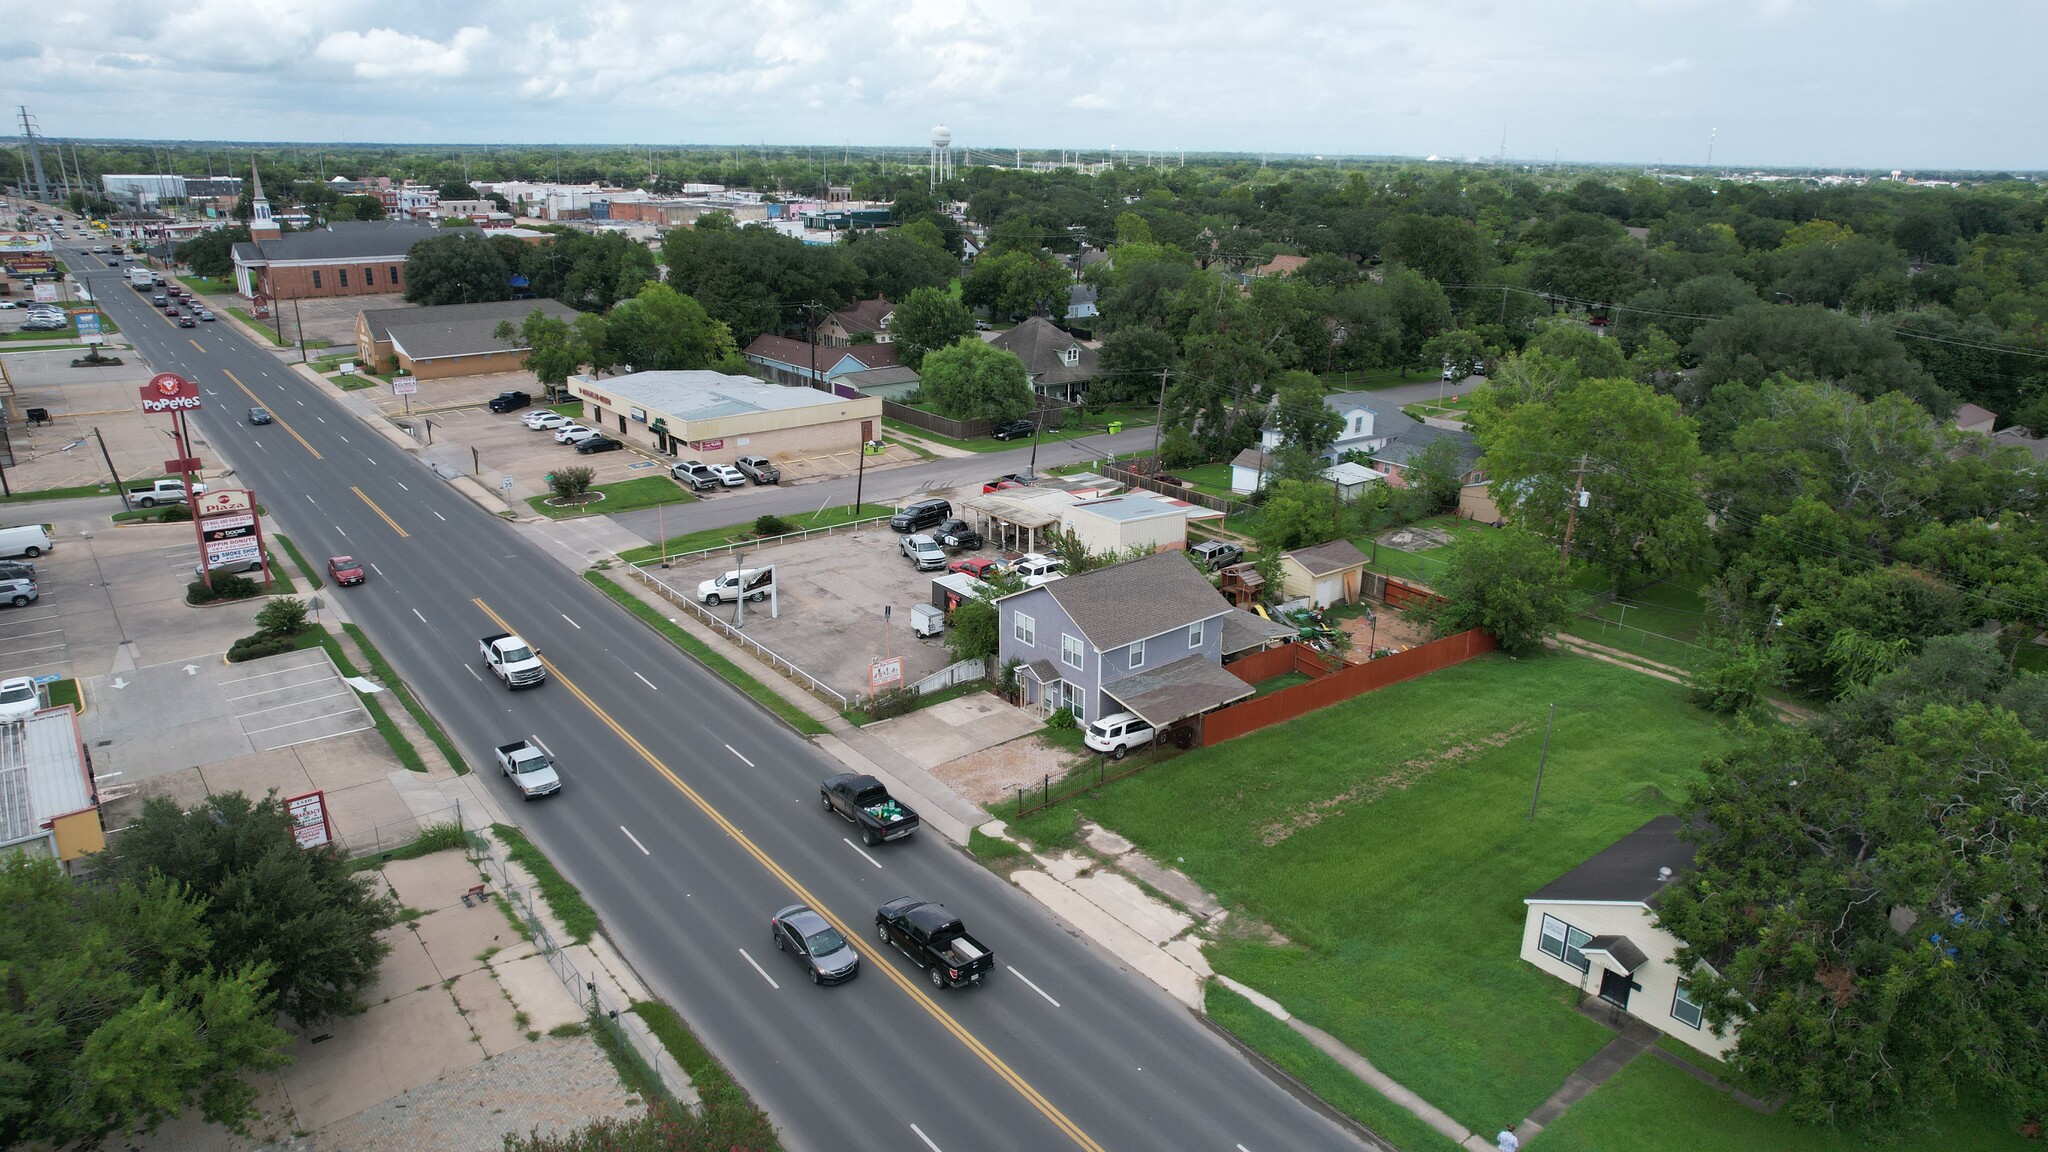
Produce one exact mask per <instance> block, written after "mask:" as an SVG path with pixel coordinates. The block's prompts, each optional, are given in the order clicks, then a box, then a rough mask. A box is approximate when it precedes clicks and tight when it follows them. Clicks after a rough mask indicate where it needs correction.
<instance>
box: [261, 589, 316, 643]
mask: <svg viewBox="0 0 2048 1152" xmlns="http://www.w3.org/2000/svg"><path fill="white" fill-rule="evenodd" d="M256 626H257V627H258V628H261V629H262V630H263V634H264V635H265V636H297V635H298V634H299V633H300V632H302V631H304V630H305V627H306V602H305V601H304V600H301V599H299V598H298V597H297V596H280V597H278V598H277V599H275V600H272V601H271V602H270V603H268V604H265V605H264V606H263V607H262V608H261V609H259V610H258V611H257V613H256Z"/></svg>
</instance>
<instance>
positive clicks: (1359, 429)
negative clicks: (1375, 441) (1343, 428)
mask: <svg viewBox="0 0 2048 1152" xmlns="http://www.w3.org/2000/svg"><path fill="white" fill-rule="evenodd" d="M1351 434H1352V435H1353V436H1362V435H1364V434H1365V417H1363V416H1353V417H1352V418H1351Z"/></svg>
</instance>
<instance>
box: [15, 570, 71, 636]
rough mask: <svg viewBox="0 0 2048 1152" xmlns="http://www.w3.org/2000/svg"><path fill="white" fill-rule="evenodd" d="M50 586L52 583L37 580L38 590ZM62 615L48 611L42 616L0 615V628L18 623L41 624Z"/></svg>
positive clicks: (43, 589)
mask: <svg viewBox="0 0 2048 1152" xmlns="http://www.w3.org/2000/svg"><path fill="white" fill-rule="evenodd" d="M50 587H51V585H49V584H45V583H43V582H42V581H40V580H38V581H37V582H36V590H37V591H38V592H42V591H47V590H48V589H49V588H50ZM61 615H63V613H61V612H47V613H44V614H43V615H41V616H11V615H10V616H4V617H0V628H12V627H14V626H15V625H16V624H40V623H42V622H43V621H45V620H55V619H56V618H57V617H59V616H61Z"/></svg>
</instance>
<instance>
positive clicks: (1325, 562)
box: [1280, 540, 1365, 608]
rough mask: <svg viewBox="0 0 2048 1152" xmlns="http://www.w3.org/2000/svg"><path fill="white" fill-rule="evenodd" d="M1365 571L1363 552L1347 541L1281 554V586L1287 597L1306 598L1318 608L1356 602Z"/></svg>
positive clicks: (1335, 541) (1337, 541)
mask: <svg viewBox="0 0 2048 1152" xmlns="http://www.w3.org/2000/svg"><path fill="white" fill-rule="evenodd" d="M1364 573H1365V553H1363V552H1360V551H1359V550H1358V546H1357V545H1356V544H1353V543H1352V542H1351V541H1349V540H1332V541H1330V542H1329V543H1328V544H1318V545H1316V546H1315V547H1313V548H1296V549H1295V550H1294V551H1292V552H1282V553H1281V554H1280V587H1281V588H1282V589H1283V590H1284V591H1285V592H1286V593H1287V597H1288V599H1290V600H1293V599H1300V598H1303V597H1306V598H1307V599H1308V601H1309V603H1310V604H1312V605H1314V606H1315V607H1317V608H1328V607H1329V606H1330V605H1332V604H1354V603H1357V601H1358V593H1359V586H1360V585H1361V584H1362V583H1364V579H1365V576H1364Z"/></svg>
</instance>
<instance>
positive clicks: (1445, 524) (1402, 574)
mask: <svg viewBox="0 0 2048 1152" xmlns="http://www.w3.org/2000/svg"><path fill="white" fill-rule="evenodd" d="M1410 527H1415V528H1436V529H1439V530H1441V531H1444V532H1448V533H1451V534H1452V535H1453V536H1456V535H1457V534H1458V533H1460V532H1485V531H1489V530H1490V526H1489V525H1485V524H1481V523H1479V522H1478V521H1476V520H1461V519H1459V518H1458V517H1457V516H1454V515H1451V514H1449V513H1445V514H1444V515H1441V516H1431V517H1429V518H1427V519H1423V520H1417V521H1416V522H1415V523H1414V524H1413V525H1410ZM1386 532H1387V529H1385V528H1377V529H1374V530H1373V531H1371V532H1368V533H1366V534H1365V535H1363V536H1355V537H1353V538H1352V540H1351V542H1352V543H1353V544H1355V545H1357V546H1358V550H1359V551H1360V552H1363V553H1365V554H1366V556H1367V557H1369V559H1368V560H1367V561H1366V565H1365V566H1366V567H1367V568H1370V569H1371V570H1373V571H1374V572H1379V573H1383V574H1385V575H1388V576H1394V577H1399V578H1401V579H1406V580H1419V581H1421V582H1423V583H1424V584H1427V583H1429V582H1430V581H1432V580H1433V579H1435V577H1436V575H1437V574H1438V573H1440V572H1442V571H1443V568H1444V562H1445V561H1446V560H1447V559H1448V558H1449V557H1450V554H1451V546H1450V545H1448V544H1446V545H1444V546H1443V547H1441V548H1429V549H1425V550H1423V551H1420V552H1404V551H1402V550H1401V549H1399V548H1389V547H1386V546H1385V545H1381V544H1376V543H1374V538H1375V537H1377V536H1381V535H1384V534H1385V533H1386Z"/></svg>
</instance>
